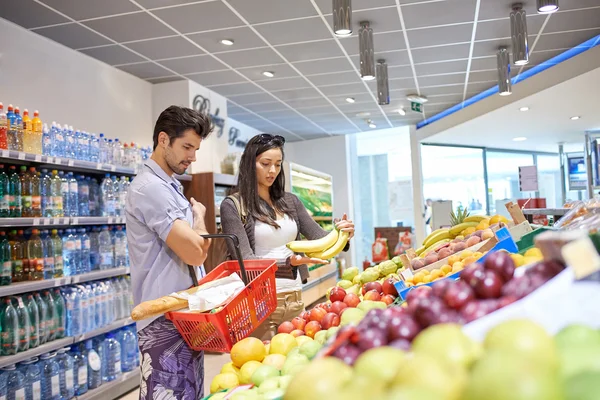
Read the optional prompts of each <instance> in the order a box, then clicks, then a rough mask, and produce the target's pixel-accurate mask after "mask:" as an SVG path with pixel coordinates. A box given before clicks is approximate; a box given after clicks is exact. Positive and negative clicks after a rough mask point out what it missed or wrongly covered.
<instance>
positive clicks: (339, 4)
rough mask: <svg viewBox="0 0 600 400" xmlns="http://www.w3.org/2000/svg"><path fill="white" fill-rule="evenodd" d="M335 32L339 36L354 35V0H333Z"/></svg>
mask: <svg viewBox="0 0 600 400" xmlns="http://www.w3.org/2000/svg"><path fill="white" fill-rule="evenodd" d="M333 32H334V33H335V35H336V36H338V37H345V36H350V35H352V0H333Z"/></svg>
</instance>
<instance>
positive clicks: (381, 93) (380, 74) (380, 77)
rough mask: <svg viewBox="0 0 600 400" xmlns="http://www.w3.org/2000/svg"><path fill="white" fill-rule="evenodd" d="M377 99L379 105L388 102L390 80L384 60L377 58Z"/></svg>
mask: <svg viewBox="0 0 600 400" xmlns="http://www.w3.org/2000/svg"><path fill="white" fill-rule="evenodd" d="M377 101H378V103H379V105H380V106H385V105H387V104H390V82H389V81H388V65H387V64H386V62H385V60H377Z"/></svg>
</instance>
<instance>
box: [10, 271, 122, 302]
mask: <svg viewBox="0 0 600 400" xmlns="http://www.w3.org/2000/svg"><path fill="white" fill-rule="evenodd" d="M128 274H129V268H128V267H127V268H111V269H105V270H101V271H93V272H88V273H86V274H81V275H73V276H64V277H62V278H55V279H44V280H41V281H28V282H17V283H12V284H10V285H7V286H0V297H6V296H14V295H16V294H21V293H29V292H37V291H40V290H44V289H50V288H54V287H58V286H66V285H72V284H77V283H82V282H90V281H97V280H100V279H107V278H114V277H117V276H123V275H128Z"/></svg>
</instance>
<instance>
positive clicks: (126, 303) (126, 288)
mask: <svg viewBox="0 0 600 400" xmlns="http://www.w3.org/2000/svg"><path fill="white" fill-rule="evenodd" d="M118 279H119V284H120V285H121V288H122V291H123V304H124V306H125V317H128V316H129V315H130V314H131V311H132V310H133V308H132V306H131V302H132V301H131V300H130V298H131V295H132V293H131V289H130V288H129V284H128V283H127V279H125V277H120V278H118Z"/></svg>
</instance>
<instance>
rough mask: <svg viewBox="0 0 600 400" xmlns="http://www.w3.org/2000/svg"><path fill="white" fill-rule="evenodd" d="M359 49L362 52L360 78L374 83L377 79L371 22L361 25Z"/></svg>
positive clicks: (364, 22)
mask: <svg viewBox="0 0 600 400" xmlns="http://www.w3.org/2000/svg"><path fill="white" fill-rule="evenodd" d="M358 48H359V52H360V77H361V78H362V79H363V80H365V81H372V80H373V79H375V47H374V44H373V28H371V26H370V25H369V21H363V22H361V23H360V29H359V30H358Z"/></svg>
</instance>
